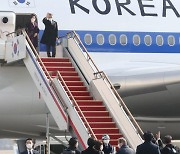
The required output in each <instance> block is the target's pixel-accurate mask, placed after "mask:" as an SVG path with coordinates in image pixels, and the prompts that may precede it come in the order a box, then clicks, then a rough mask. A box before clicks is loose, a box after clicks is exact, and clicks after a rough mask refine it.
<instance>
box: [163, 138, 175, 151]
mask: <svg viewBox="0 0 180 154" xmlns="http://www.w3.org/2000/svg"><path fill="white" fill-rule="evenodd" d="M171 140H172V137H171V136H170V135H166V136H165V137H164V143H165V144H166V146H165V147H164V148H163V149H162V150H161V154H172V153H174V154H175V153H177V150H176V147H175V146H174V145H173V144H172V143H171Z"/></svg>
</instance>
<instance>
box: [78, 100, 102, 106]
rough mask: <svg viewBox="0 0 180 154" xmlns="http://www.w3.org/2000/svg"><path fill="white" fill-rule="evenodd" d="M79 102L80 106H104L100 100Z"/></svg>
mask: <svg viewBox="0 0 180 154" xmlns="http://www.w3.org/2000/svg"><path fill="white" fill-rule="evenodd" d="M77 103H78V104H79V105H80V106H91V105H92V106H102V104H103V102H102V101H98V100H79V101H77Z"/></svg>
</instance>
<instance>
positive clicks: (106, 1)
mask: <svg viewBox="0 0 180 154" xmlns="http://www.w3.org/2000/svg"><path fill="white" fill-rule="evenodd" d="M5 11H12V12H14V13H15V14H16V15H17V18H16V20H17V21H16V25H15V26H16V27H17V26H19V25H17V24H19V23H23V24H24V22H25V21H24V22H23V21H21V20H22V19H23V18H18V16H19V17H25V16H26V15H30V14H32V13H34V14H36V15H37V19H38V25H39V28H40V33H39V39H40V38H41V36H42V33H43V30H44V25H43V23H42V19H43V18H44V17H45V16H46V14H47V12H51V13H52V14H53V18H54V20H56V21H57V23H58V26H59V36H64V35H65V34H66V33H67V32H69V31H72V30H76V31H77V33H78V35H79V36H80V38H81V40H82V42H83V44H84V45H85V46H86V48H87V50H88V51H90V55H91V56H92V58H93V59H94V61H95V63H96V65H97V66H98V67H99V68H100V70H103V71H105V72H106V74H107V75H108V76H109V77H110V79H111V81H112V82H113V84H118V85H119V86H120V89H117V90H118V92H119V93H120V95H121V96H122V97H123V99H124V101H125V103H126V104H127V106H128V107H129V109H130V111H131V112H132V113H133V115H134V116H135V118H136V119H137V120H138V122H139V123H140V125H141V126H142V128H143V130H152V131H153V132H156V131H158V130H161V132H162V133H163V134H167V133H168V134H171V135H173V137H175V138H176V139H180V134H179V133H178V130H179V128H180V124H179V122H180V120H179V119H180V114H179V108H180V105H179V101H180V95H179V91H180V67H179V65H180V60H179V59H180V37H179V32H180V28H179V25H180V20H179V18H180V1H178V0H161V1H159V0H152V1H143V0H133V1H132V0H125V1H123V2H121V1H120V0H112V1H110V0H100V1H97V0H92V1H88V0H79V1H75V0H69V1H67V0H55V1H53V2H52V1H47V0H44V1H43V2H42V1H38V0H7V1H6V2H3V3H2V2H1V5H0V12H5ZM26 19H27V18H26ZM40 51H41V52H44V51H45V47H44V46H43V45H42V44H40ZM0 52H1V51H0ZM0 56H1V54H0ZM0 85H1V86H0V103H1V106H0V115H1V116H0V123H1V124H2V127H1V128H0V129H1V131H0V132H1V133H0V136H2V137H4V136H7V134H9V136H10V137H11V136H16V135H17V136H18V135H19V136H21V137H22V136H23V135H24V134H26V135H27V134H28V133H29V134H32V135H34V136H38V135H39V133H41V132H44V131H45V128H44V127H45V122H46V113H48V112H49V111H48V109H47V107H46V105H45V103H44V101H43V99H42V98H41V96H40V94H39V92H38V90H37V89H36V87H35V85H34V83H33V81H32V79H31V77H30V75H29V73H28V71H27V69H26V68H25V66H23V65H21V66H18V65H16V66H3V65H2V66H1V67H0ZM4 117H5V118H4ZM5 119H6V120H5ZM13 121H15V124H14V123H13ZM51 121H52V123H51V126H52V127H56V124H55V123H54V121H53V119H52V120H51ZM21 122H25V123H26V124H27V125H28V124H29V123H30V126H24V125H23V126H21ZM54 130H55V132H56V131H57V130H56V129H54ZM5 132H7V133H5ZM23 132H24V133H23Z"/></svg>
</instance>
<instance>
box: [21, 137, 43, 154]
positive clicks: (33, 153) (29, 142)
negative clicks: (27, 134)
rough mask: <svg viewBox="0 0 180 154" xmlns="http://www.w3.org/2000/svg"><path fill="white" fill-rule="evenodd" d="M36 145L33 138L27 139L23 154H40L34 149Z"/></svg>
mask: <svg viewBox="0 0 180 154" xmlns="http://www.w3.org/2000/svg"><path fill="white" fill-rule="evenodd" d="M33 146H34V143H33V140H32V139H31V138H28V139H26V150H25V151H24V152H22V153H21V154H39V152H38V151H36V150H34V149H33Z"/></svg>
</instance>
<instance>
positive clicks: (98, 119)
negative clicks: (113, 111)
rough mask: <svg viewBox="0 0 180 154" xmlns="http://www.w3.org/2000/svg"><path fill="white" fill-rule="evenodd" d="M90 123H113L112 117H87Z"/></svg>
mask: <svg viewBox="0 0 180 154" xmlns="http://www.w3.org/2000/svg"><path fill="white" fill-rule="evenodd" d="M86 119H87V121H88V122H112V118H111V117H107V116H105V117H88V116H87V117H86Z"/></svg>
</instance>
